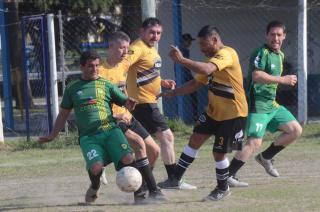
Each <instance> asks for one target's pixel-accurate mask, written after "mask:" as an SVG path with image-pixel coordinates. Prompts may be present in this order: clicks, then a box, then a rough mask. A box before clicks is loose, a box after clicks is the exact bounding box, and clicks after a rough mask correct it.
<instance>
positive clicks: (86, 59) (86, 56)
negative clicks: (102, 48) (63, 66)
mask: <svg viewBox="0 0 320 212" xmlns="http://www.w3.org/2000/svg"><path fill="white" fill-rule="evenodd" d="M99 65H100V56H99V55H98V53H97V52H95V51H92V50H89V51H85V52H83V53H82V54H81V56H80V69H81V71H82V78H83V79H84V80H95V79H98V78H99V75H98V68H99Z"/></svg>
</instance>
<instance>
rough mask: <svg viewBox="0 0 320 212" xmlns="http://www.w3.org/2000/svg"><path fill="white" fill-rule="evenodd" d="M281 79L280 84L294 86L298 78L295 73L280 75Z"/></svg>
mask: <svg viewBox="0 0 320 212" xmlns="http://www.w3.org/2000/svg"><path fill="white" fill-rule="evenodd" d="M282 81H283V83H282V84H285V85H290V86H294V85H295V84H296V83H297V81H298V79H297V76H296V75H285V76H282Z"/></svg>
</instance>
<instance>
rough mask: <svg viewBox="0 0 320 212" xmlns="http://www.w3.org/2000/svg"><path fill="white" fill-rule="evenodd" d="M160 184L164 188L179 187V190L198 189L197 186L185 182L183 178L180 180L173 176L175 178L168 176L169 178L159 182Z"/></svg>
mask: <svg viewBox="0 0 320 212" xmlns="http://www.w3.org/2000/svg"><path fill="white" fill-rule="evenodd" d="M158 186H159V187H160V188H163V189H179V190H193V189H197V187H196V186H194V185H191V184H188V183H186V182H184V180H183V179H181V180H180V181H179V180H177V179H176V178H173V179H170V178H168V179H167V180H165V181H163V182H160V183H158Z"/></svg>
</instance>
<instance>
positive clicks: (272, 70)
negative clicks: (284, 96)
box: [247, 45, 284, 113]
mask: <svg viewBox="0 0 320 212" xmlns="http://www.w3.org/2000/svg"><path fill="white" fill-rule="evenodd" d="M283 59H284V54H283V53H282V52H279V53H276V52H273V51H272V50H271V49H269V48H268V47H267V45H263V46H262V47H260V48H258V49H256V50H255V51H254V52H253V53H252V55H251V57H250V64H249V71H248V77H247V83H248V86H247V88H248V90H247V96H248V97H249V111H250V112H254V113H270V112H272V111H274V110H275V109H277V108H279V104H278V103H277V102H276V93H277V87H278V84H277V83H271V84H263V83H256V82H253V81H252V72H253V71H255V70H259V71H264V72H266V73H267V74H270V75H272V76H281V74H282V71H283Z"/></svg>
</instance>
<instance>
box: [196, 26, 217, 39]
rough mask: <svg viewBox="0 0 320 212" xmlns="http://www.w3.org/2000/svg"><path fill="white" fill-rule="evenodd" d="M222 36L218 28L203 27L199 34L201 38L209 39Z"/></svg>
mask: <svg viewBox="0 0 320 212" xmlns="http://www.w3.org/2000/svg"><path fill="white" fill-rule="evenodd" d="M213 35H214V36H220V32H219V30H218V28H217V27H214V26H211V25H206V26H204V27H202V28H201V29H200V31H199V33H198V37H199V38H208V37H211V36H213Z"/></svg>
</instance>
